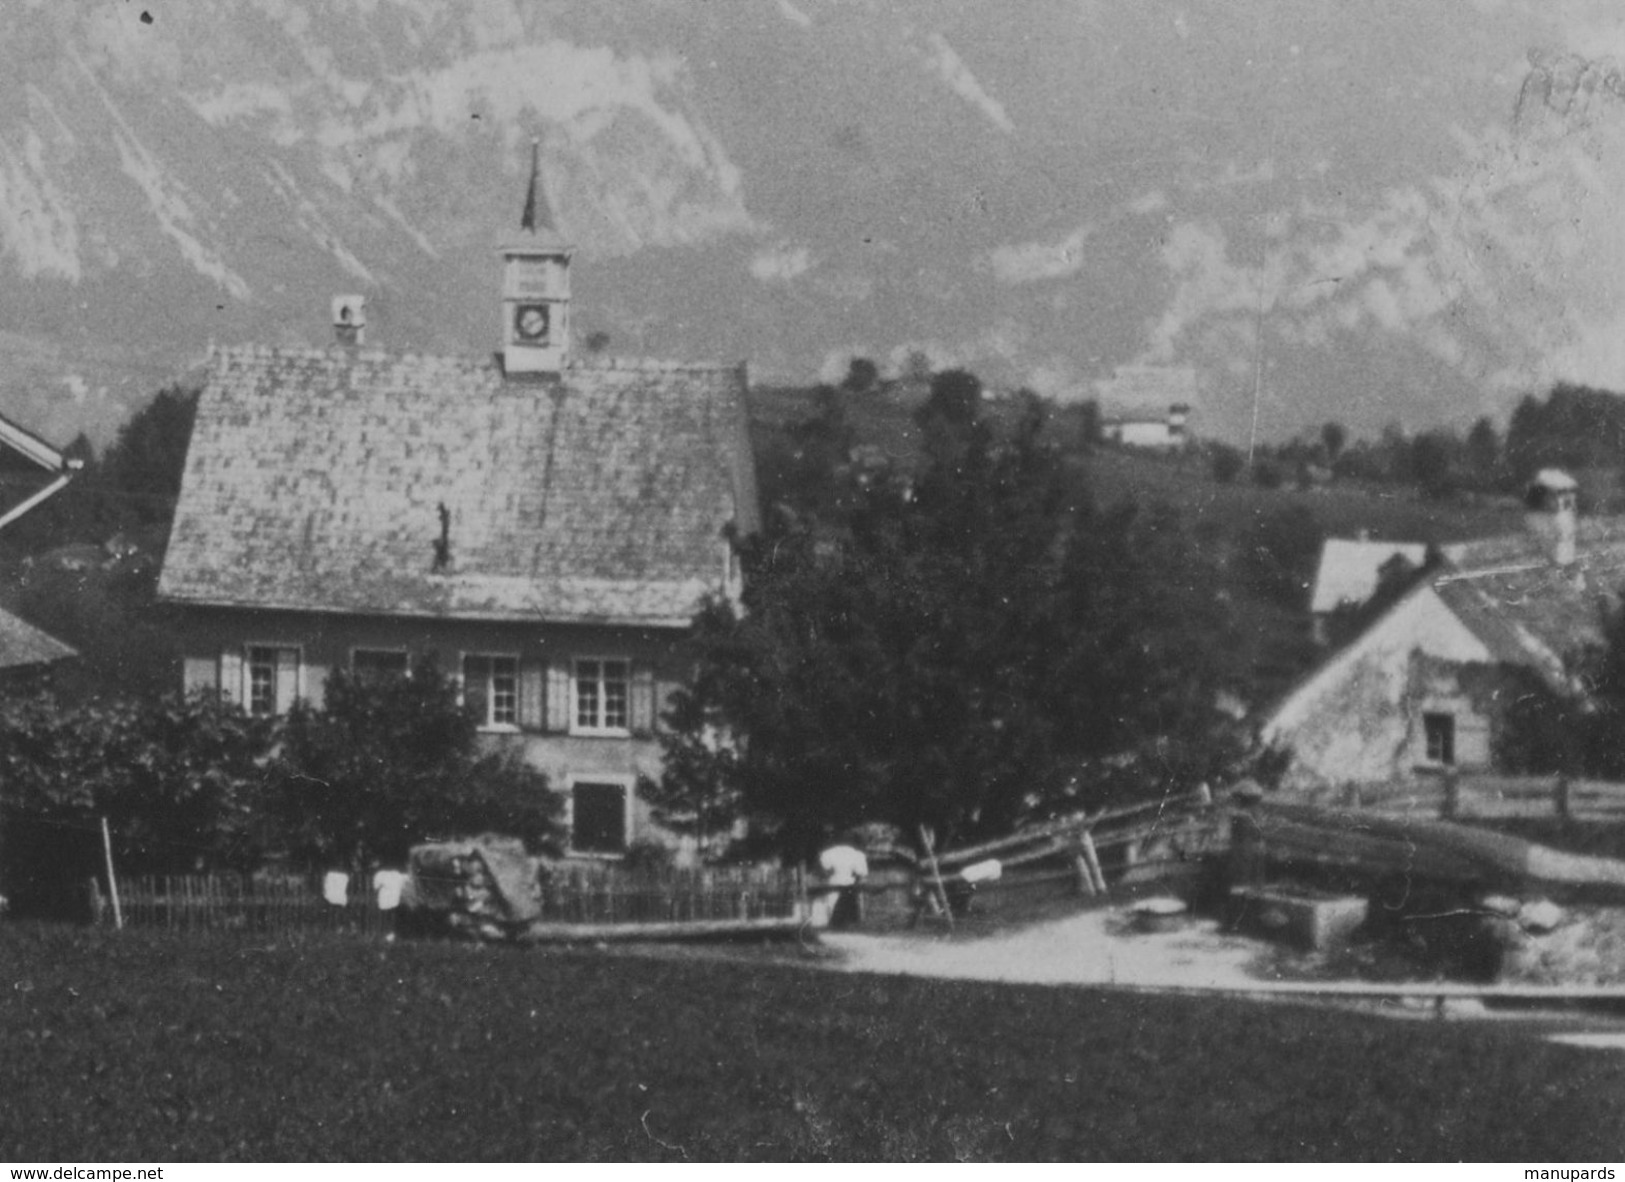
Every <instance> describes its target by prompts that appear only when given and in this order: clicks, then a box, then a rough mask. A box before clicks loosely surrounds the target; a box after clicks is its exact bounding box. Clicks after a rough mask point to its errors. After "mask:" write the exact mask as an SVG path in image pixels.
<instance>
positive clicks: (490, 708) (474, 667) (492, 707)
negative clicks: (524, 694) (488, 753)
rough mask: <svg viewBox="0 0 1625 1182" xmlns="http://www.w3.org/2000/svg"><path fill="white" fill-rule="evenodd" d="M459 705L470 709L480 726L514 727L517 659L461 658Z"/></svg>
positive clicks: (517, 679) (483, 656)
mask: <svg viewBox="0 0 1625 1182" xmlns="http://www.w3.org/2000/svg"><path fill="white" fill-rule="evenodd" d="M463 701H464V702H465V703H466V704H468V705H469V706H472V707H473V709H474V714H475V717H476V718H478V719H479V721H480V725H481V726H488V727H499V726H502V727H507V726H518V725H519V660H518V658H517V657H499V656H485V655H481V654H472V653H471V654H469V655H468V656H465V657H464V658H463Z"/></svg>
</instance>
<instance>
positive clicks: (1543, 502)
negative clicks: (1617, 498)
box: [1524, 468, 1580, 566]
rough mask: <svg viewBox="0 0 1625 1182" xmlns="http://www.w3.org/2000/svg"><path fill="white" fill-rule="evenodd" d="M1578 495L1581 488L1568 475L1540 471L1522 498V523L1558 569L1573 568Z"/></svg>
mask: <svg viewBox="0 0 1625 1182" xmlns="http://www.w3.org/2000/svg"><path fill="white" fill-rule="evenodd" d="M1579 493H1580V486H1579V485H1578V484H1576V483H1575V480H1574V477H1572V476H1570V475H1569V474H1568V473H1567V472H1564V471H1561V470H1560V469H1557V468H1542V469H1541V470H1540V471H1539V472H1537V473H1535V478H1534V479H1533V480H1531V481H1530V482H1529V489H1528V491H1527V492H1526V493H1525V495H1524V506H1525V509H1526V512H1525V515H1524V520H1525V522H1526V523H1527V524H1528V526H1529V529H1530V532H1531V533H1533V534H1534V535H1535V536H1536V537H1538V538H1540V539H1541V540H1542V541H1543V542H1545V543H1546V552H1547V554H1549V555H1550V556H1551V559H1552V562H1553V563H1555V564H1556V565H1557V566H1573V565H1574V561H1575V557H1576V555H1575V534H1576V532H1577V530H1578V522H1577V520H1576V519H1577V516H1578V500H1579Z"/></svg>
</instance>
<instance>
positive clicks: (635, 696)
mask: <svg viewBox="0 0 1625 1182" xmlns="http://www.w3.org/2000/svg"><path fill="white" fill-rule="evenodd" d="M630 716H631V729H632V733H633V734H634V735H647V734H649V733H650V732H652V731H653V730H654V727H655V675H654V670H653V669H651V668H649V666H647V665H645V664H642V663H641V662H640V663H637V664H634V665H633V666H632V702H631V711H630Z"/></svg>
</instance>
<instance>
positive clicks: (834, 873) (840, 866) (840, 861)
mask: <svg viewBox="0 0 1625 1182" xmlns="http://www.w3.org/2000/svg"><path fill="white" fill-rule="evenodd" d="M818 868H819V869H820V870H822V871H823V872H824V875H825V879H826V881H827V882H828V884H829V885H830V886H838V887H841V886H851V885H852V884H853V883H855V882H857V881H858V880H859V879H860V878H868V877H869V859H868V858H867V857H865V856H864V853H863V851H862V850H860V849H857V848H855V847H853V846H849V845H832V846H830V847H829V849H827V850H825V851H824V852H823V853H821V854H819V855H818Z"/></svg>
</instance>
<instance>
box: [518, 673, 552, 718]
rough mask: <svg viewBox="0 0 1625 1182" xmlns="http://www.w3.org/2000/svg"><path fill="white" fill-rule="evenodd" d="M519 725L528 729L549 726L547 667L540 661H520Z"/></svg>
mask: <svg viewBox="0 0 1625 1182" xmlns="http://www.w3.org/2000/svg"><path fill="white" fill-rule="evenodd" d="M519 725H520V727H521V728H523V729H524V730H527V731H539V730H542V729H544V728H545V727H546V726H547V667H546V666H545V665H543V664H542V663H541V662H540V661H520V662H519Z"/></svg>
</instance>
